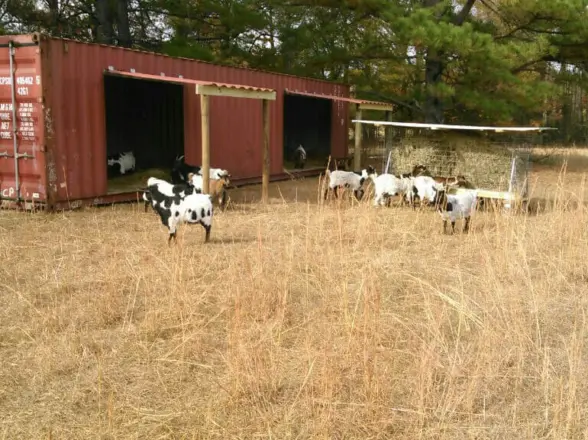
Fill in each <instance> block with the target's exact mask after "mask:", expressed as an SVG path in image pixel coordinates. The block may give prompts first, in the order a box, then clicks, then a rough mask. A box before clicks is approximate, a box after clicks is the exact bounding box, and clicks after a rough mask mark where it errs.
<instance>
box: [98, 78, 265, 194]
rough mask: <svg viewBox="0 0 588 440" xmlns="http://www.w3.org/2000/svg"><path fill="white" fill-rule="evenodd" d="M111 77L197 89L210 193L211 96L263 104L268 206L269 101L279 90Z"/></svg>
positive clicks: (205, 183) (204, 180) (205, 177)
mask: <svg viewBox="0 0 588 440" xmlns="http://www.w3.org/2000/svg"><path fill="white" fill-rule="evenodd" d="M108 74H110V75H116V76H123V77H129V78H134V79H145V80H150V81H161V82H171V83H176V84H182V85H186V84H187V85H193V86H195V92H196V94H197V95H200V123H201V126H202V164H201V167H202V192H203V193H204V194H208V193H209V190H210V97H211V96H217V97H227V98H249V99H260V100H261V101H262V106H261V107H262V118H263V145H262V151H263V154H262V158H263V159H262V180H261V200H262V202H263V203H267V201H268V194H269V180H270V147H269V139H270V137H269V131H270V112H269V110H270V107H269V101H275V100H276V91H275V90H274V89H268V88H263V87H252V86H245V85H241V84H227V83H218V82H211V81H199V80H193V79H185V78H183V77H181V76H179V77H174V76H165V75H164V74H161V75H151V74H147V73H136V72H123V71H116V70H109V71H108Z"/></svg>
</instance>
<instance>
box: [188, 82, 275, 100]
mask: <svg viewBox="0 0 588 440" xmlns="http://www.w3.org/2000/svg"><path fill="white" fill-rule="evenodd" d="M196 93H197V94H198V95H206V96H227V97H231V98H250V99H263V100H269V101H275V100H276V91H275V90H268V91H265V90H249V89H245V88H233V87H222V86H217V85H213V84H198V85H196Z"/></svg>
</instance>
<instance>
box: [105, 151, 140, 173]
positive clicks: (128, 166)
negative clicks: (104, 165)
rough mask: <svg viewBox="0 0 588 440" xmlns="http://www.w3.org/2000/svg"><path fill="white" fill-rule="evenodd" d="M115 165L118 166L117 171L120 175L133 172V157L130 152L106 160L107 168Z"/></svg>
mask: <svg viewBox="0 0 588 440" xmlns="http://www.w3.org/2000/svg"><path fill="white" fill-rule="evenodd" d="M115 164H118V166H119V170H118V172H119V173H120V174H121V175H122V174H125V173H126V172H127V171H134V170H135V155H134V154H133V152H132V151H126V152H124V153H119V154H118V155H114V156H110V157H109V158H108V166H109V167H112V166H114V165H115Z"/></svg>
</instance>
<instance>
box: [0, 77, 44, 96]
mask: <svg viewBox="0 0 588 440" xmlns="http://www.w3.org/2000/svg"><path fill="white" fill-rule="evenodd" d="M11 84H12V78H10V77H9V76H0V86H9V85H11ZM39 84H41V76H40V75H36V76H17V77H16V94H17V95H18V96H29V95H30V90H29V87H28V86H34V85H39Z"/></svg>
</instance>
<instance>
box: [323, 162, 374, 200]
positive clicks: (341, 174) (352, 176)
mask: <svg viewBox="0 0 588 440" xmlns="http://www.w3.org/2000/svg"><path fill="white" fill-rule="evenodd" d="M373 172H374V169H373V167H371V166H369V167H368V168H367V169H363V170H361V173H356V172H353V171H341V170H335V171H330V170H327V172H326V176H327V179H328V182H329V183H328V185H327V188H326V189H325V193H324V199H326V198H327V194H328V193H329V191H330V190H331V191H333V194H335V197H336V198H338V197H339V194H338V189H339V188H341V189H351V190H352V191H353V194H354V195H355V198H356V199H357V200H361V198H362V197H363V194H364V192H365V191H364V189H363V187H362V186H363V183H364V182H365V181H366V180H367V179H368V175H369V173H373Z"/></svg>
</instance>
